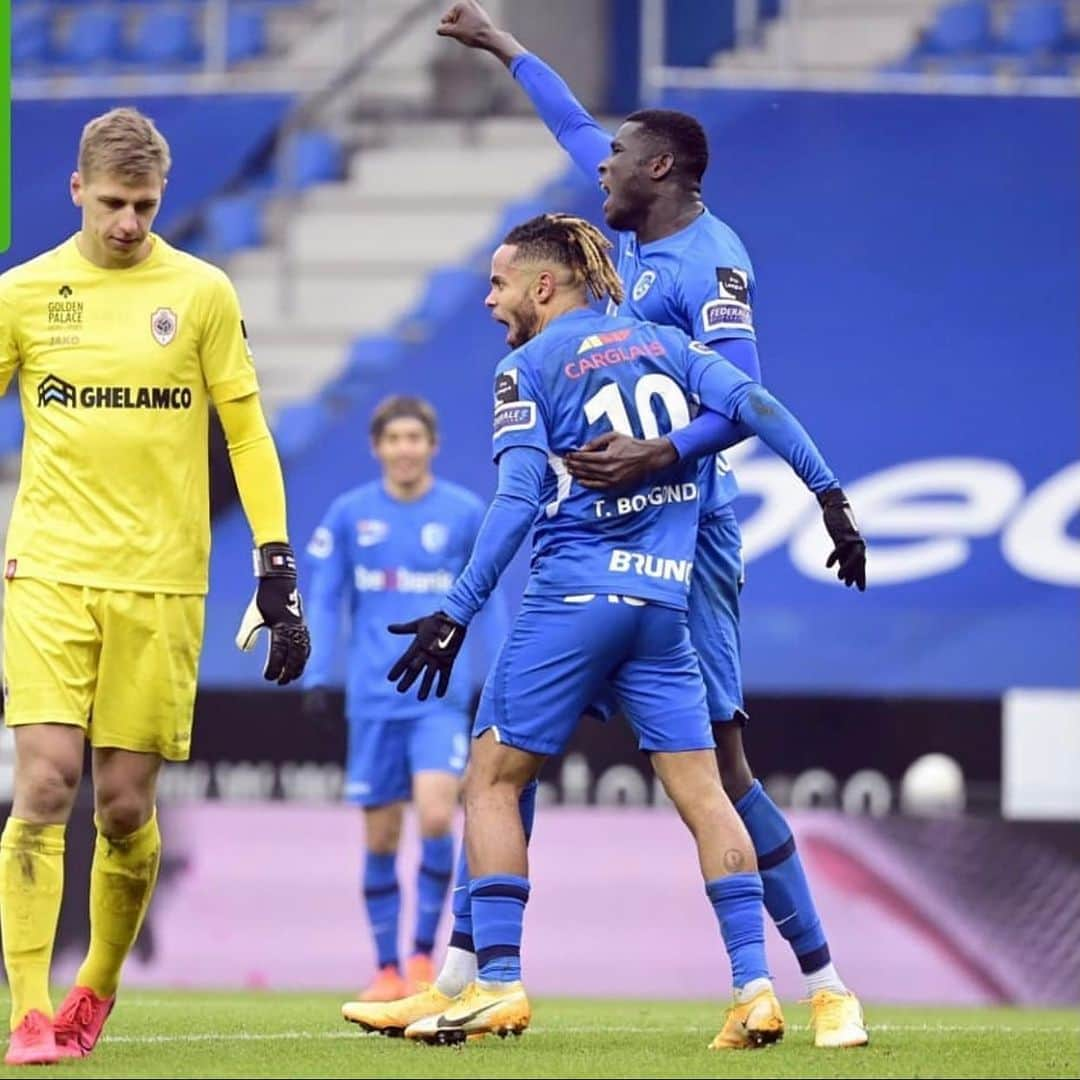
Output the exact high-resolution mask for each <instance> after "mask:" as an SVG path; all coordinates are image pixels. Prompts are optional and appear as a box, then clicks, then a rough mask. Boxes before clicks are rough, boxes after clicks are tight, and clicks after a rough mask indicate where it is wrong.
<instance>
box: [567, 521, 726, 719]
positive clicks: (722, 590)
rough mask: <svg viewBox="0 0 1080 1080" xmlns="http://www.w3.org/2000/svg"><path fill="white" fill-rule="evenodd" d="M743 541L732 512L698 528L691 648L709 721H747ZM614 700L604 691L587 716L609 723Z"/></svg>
mask: <svg viewBox="0 0 1080 1080" xmlns="http://www.w3.org/2000/svg"><path fill="white" fill-rule="evenodd" d="M743 578H744V572H743V561H742V536H741V535H740V533H739V523H738V521H737V520H736V518H735V514H734V513H733V512H732V510H731V507H730V506H728V507H725V508H724V509H723V510H721V511H720V512H719V513H718V514H716V516H715V517H711V518H709V519H708V520H707V521H703V522H702V523H701V526H700V529H699V531H698V539H697V548H696V550H695V552H694V572H693V574H692V576H691V578H690V611H689V616H688V617H689V625H690V642H691V644H692V645H693V646H694V650H695V652H697V654H698V662H699V663H700V665H701V674H702V677H703V678H704V680H705V694H706V700H707V702H708V708H709V718H710V719H711V720H712V721H713V723H722V722H725V721H731V720H745V719H746V710H745V709H744V707H743V695H742V662H741V655H740V652H741V649H740V643H739V593H740V591H741V590H742V585H743ZM616 708H617V706H616V702H615V699H614V695H613V694H611V693H610V692H609V691H605V690H602V691H601V692H600V694H599V695H598V696H597V697H596V698H595V699H594V700H593V701H591V702H590V703H589V705H588V706H587V709H586V711H587V712H589V713H591V714H593V715H594V716H596V717H597V718H599V719H600V720H610V719H611V717H612V716H613V715H614V713H615V710H616Z"/></svg>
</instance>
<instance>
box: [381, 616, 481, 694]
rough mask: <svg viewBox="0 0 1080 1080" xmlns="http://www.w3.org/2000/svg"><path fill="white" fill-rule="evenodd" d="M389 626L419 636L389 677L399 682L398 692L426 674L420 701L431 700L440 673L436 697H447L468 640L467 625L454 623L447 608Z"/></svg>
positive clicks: (404, 690) (389, 628)
mask: <svg viewBox="0 0 1080 1080" xmlns="http://www.w3.org/2000/svg"><path fill="white" fill-rule="evenodd" d="M387 629H388V630H389V631H390V633H391V634H414V635H415V637H414V638H413V639H412V643H411V644H410V645H409V647H408V648H407V649H406V650H405V651H404V652H403V653H402V654H401V655H400V656H399V657H398V658H397V661H396V662H395V664H394V666H393V667H392V668H391V669H390V673H389V674H388V675H387V676H386V677H387V678H388V679H389V680H390V681H391V682H396V683H397V688H398V693H399V694H404V693H405V692H406V691H407V690H408V689H409V687H410V686H412V684H413V683H414V682H416V680H417V678H418V677H419V676H420V675H421V673H422V674H423V676H424V679H423V681H422V682H421V683H420V692H419V694H418V695H417V696H418V697H419V698H420V700H421V701H427V699H428V694H430V693H431V685H432V683H434V682H435V676H436V675H437V676H438V677H439V685H438V686H437V687H435V696H436V697H444V696H445V695H446V688H447V687H448V686H449V685H450V672H451V671H452V670H453V667H454V661H455V660H456V659H457V655H458V653H459V652H460V651H461V643H462V642H463V641H464V640H465V627H464V626H462V625H461V623H457V622H454V620H453V619H451V618H450V616H449V615H447V614H446V612H445V611H434V612H432V613H431V614H430V615H425V616H424V617H423V618H422V619H413V621H412V622H407V623H391V624H390V625H389V626H388V627H387Z"/></svg>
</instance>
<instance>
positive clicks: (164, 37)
mask: <svg viewBox="0 0 1080 1080" xmlns="http://www.w3.org/2000/svg"><path fill="white" fill-rule="evenodd" d="M199 55H200V50H199V37H198V32H197V29H196V25H195V15H194V14H193V13H192V12H190V11H185V10H183V9H182V8H170V7H156V8H151V9H150V10H149V11H148V12H147V13H146V14H145V15H144V16H143V17H142V18H141V19H140V20H139V25H138V27H137V28H136V30H135V37H134V40H133V41H132V43H131V48H130V50H129V51H128V57H129V58H130V59H131V60H133V61H135V62H136V63H138V64H142V65H145V66H147V67H161V66H168V65H176V64H187V63H191V62H193V61H195V60H198V59H199Z"/></svg>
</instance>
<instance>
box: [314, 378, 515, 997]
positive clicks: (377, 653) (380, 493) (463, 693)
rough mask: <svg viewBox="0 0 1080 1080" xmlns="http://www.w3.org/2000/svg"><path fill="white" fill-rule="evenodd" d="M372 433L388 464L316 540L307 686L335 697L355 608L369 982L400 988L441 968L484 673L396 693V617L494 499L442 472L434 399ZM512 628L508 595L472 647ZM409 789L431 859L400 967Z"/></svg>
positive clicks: (455, 555)
mask: <svg viewBox="0 0 1080 1080" xmlns="http://www.w3.org/2000/svg"><path fill="white" fill-rule="evenodd" d="M371 441H372V448H373V451H374V453H375V456H376V457H377V458H378V460H379V463H380V466H381V468H382V477H381V478H380V479H378V480H374V481H372V482H371V483H368V484H364V485H362V486H360V487H357V488H355V489H353V490H352V491H348V492H346V493H345V494H343V495H341V496H340V497H339V498H338V499H336V500H335V501H334V502H333V504H332V505H331V506H330V509H329V510H328V511H327V513H326V516H325V517H324V518H323V521H322V523H321V524H320V525H319V527H318V528H317V529H316V530H315V534H314V535H313V536H312V538H311V542H310V544H309V545H308V554H309V556H310V563H311V577H310V580H311V589H310V594H309V595H310V599H309V603H308V614H309V618H310V620H311V626H312V628H313V631H314V633H313V648H312V654H313V656H312V658H313V660H314V663H312V664H310V665H309V667H308V669H307V672H306V674H305V679H304V686H305V688H306V694H305V705H306V708H307V711H308V713H309V715H310V714H313V713H316V712H319V711H325V710H326V709H328V708H329V705H330V697H329V694H328V691H327V689H326V688H327V687H328V686H329V685H330V684H331V682H332V681H334V672H333V666H334V654H335V646H336V644H337V640H338V637H339V636H340V632H341V629H342V625H341V623H342V609H343V607H345V608H347V610H348V616H349V631H348V642H349V644H348V660H347V669H346V670H347V679H346V687H345V714H346V718H347V721H348V751H347V762H346V781H345V796H346V798H347V799H348V800H349V801H350V802H353V803H356V804H357V805H359V806H361V807H362V808H363V809H364V825H365V833H366V848H367V852H366V857H365V864H364V873H363V893H364V898H365V903H366V906H367V913H368V918H369V920H370V923H371V927H372V932H373V935H374V939H375V952H376V956H377V959H378V972H377V974H376V977H375V980H374V982H373V983H372V984H371V985H370V986H369V987H368V989H367V990H366V991H365V995H366V999H367V1000H389V999H391V998H394V997H401V996H403V995H404V994H407V993H410V992H411V991H412V989H413V987H414V986H415V985H416V984H418V983H420V982H431V981H432V978H433V974H434V973H433V971H432V968H431V951H432V944H433V939H434V936H435V930H436V926H437V924H438V920H439V916H440V914H441V912H442V908H443V904H444V902H445V899H446V893H447V888H448V884H449V880H450V876H451V873H452V869H453V838H452V834H451V827H452V822H453V817H454V808H455V805H456V802H457V797H458V787H459V777H460V776H461V773H462V771H463V769H464V767H465V761H466V757H467V752H468V727H469V723H470V719H471V718H470V713H469V706H470V701H471V698H472V695H473V692H474V687H475V685H476V684H475V683H473V682H471V680H469V679H466V678H463V679H462V680H461V684H460V685H456V686H455V687H454V690H453V692H452V693H451V694H449V695H447V697H446V698H444V699H442V700H441V701H430V702H421V701H417V700H415V699H414V698H406V697H404V696H402V695H401V694H397V693H395V692H394V688H393V686H391V685H390V684H389V683H388V682H387V681H386V669H387V668H388V667H389V665H390V664H391V662H392V661H393V659H394V656H395V655H396V654H397V649H396V647H395V646H396V642H395V640H394V638H392V637H391V636H390V635H389V634H387V633H386V624H387V623H388V622H393V621H394V620H398V619H409V618H412V617H414V616H416V615H420V614H422V613H424V612H426V611H429V610H430V609H431V606H432V604H438V603H440V602H441V601H442V598H443V597H444V596H445V594H446V592H447V590H448V589H449V588H450V585H451V584H452V583H453V581H454V579H455V578H456V577H457V575H458V574H459V573H460V572H461V570H462V568H463V567H464V566H465V564H466V562H467V560H468V558H469V554H470V552H471V551H472V546H473V541H474V540H475V538H476V533H477V530H478V529H479V527H480V521H481V518H482V516H483V511H484V506H483V503H482V502H481V501H480V499H478V498H477V497H476V496H475V495H473V494H472V493H471V492H469V491H466V490H465V489H464V488H461V487H458V486H457V485H456V484H451V483H448V482H446V481H444V480H437V479H436V478H435V477H434V476H433V475H432V472H431V459H432V455H433V454H434V453H435V450H436V447H437V429H436V418H435V413H434V411H433V410H432V408H431V406H430V405H428V403H427V402H425V401H423V400H421V399H419V398H414V397H392V398H389V399H387V400H386V401H384V402H383V403H382V404H381V405H380V406H379V407H378V408H377V409H376V410H375V413H374V415H373V417H372V421H371ZM504 629H505V613H504V612H503V610H502V608H501V606H500V603H499V602H498V601H497V602H496V603H494V604H492V605H489V612H488V615H487V618H486V620H481V626H479V627H478V632H477V634H476V635H474V638H473V642H472V644H473V646H474V648H475V649H478V650H479V651H480V652H486V654H487V656H488V657H489V658H493V657H494V654H495V646H494V645H493V642H494V641H495V640H501V637H502V635H503V631H504ZM478 659H479V658H478ZM409 800H412V801H414V802H415V804H416V811H417V817H418V824H419V831H420V835H421V858H420V873H419V878H418V882H417V890H418V897H417V922H416V931H415V934H414V937H413V942H412V953H411V955H410V956H409V958H408V960H407V963H406V969H405V971H404V973H402V971H401V969H400V966H399V963H398V920H399V912H400V892H399V888H398V881H397V873H396V869H395V861H396V854H397V846H398V836H399V834H400V831H401V824H402V816H403V811H404V807H405V804H406V802H408V801H409Z"/></svg>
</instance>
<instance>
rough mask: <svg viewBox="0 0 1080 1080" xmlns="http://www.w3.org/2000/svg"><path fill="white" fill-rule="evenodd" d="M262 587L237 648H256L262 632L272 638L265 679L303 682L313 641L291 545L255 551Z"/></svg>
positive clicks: (247, 614)
mask: <svg viewBox="0 0 1080 1080" xmlns="http://www.w3.org/2000/svg"><path fill="white" fill-rule="evenodd" d="M255 576H256V577H257V578H258V579H259V584H258V585H257V586H256V587H255V595H254V596H253V597H252V598H251V603H250V604H248V606H247V611H245V612H244V617H243V619H242V620H241V622H240V630H239V631H238V632H237V635H236V644H237V646H238V647H239V648H241V649H243V650H244V652H250V651H251V650H252V649H253V648H254V647H255V641H256V639H257V638H258V636H259V631H260V630H267V631H268V632H269V634H270V644H269V646H268V648H267V650H266V664H265V666H264V667H263V678H264V679H267V680H269V681H270V682H276V683H277V684H278V686H284V685H285V684H286V683H290V682H292V681H293V680H294V679H298V678H300V676H301V675H302V674H303V671H304V665H305V664H306V663H307V661H308V657H309V656H310V655H311V637H310V635H309V634H308V628H307V624H306V623H305V622H304V608H303V604H302V603H301V600H300V592H299V590H298V589H297V587H296V556H295V555H294V554H293V549H292V547H291V546H290V545H289V544H263V545H262V547H260V548H257V549H256V551H255Z"/></svg>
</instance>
